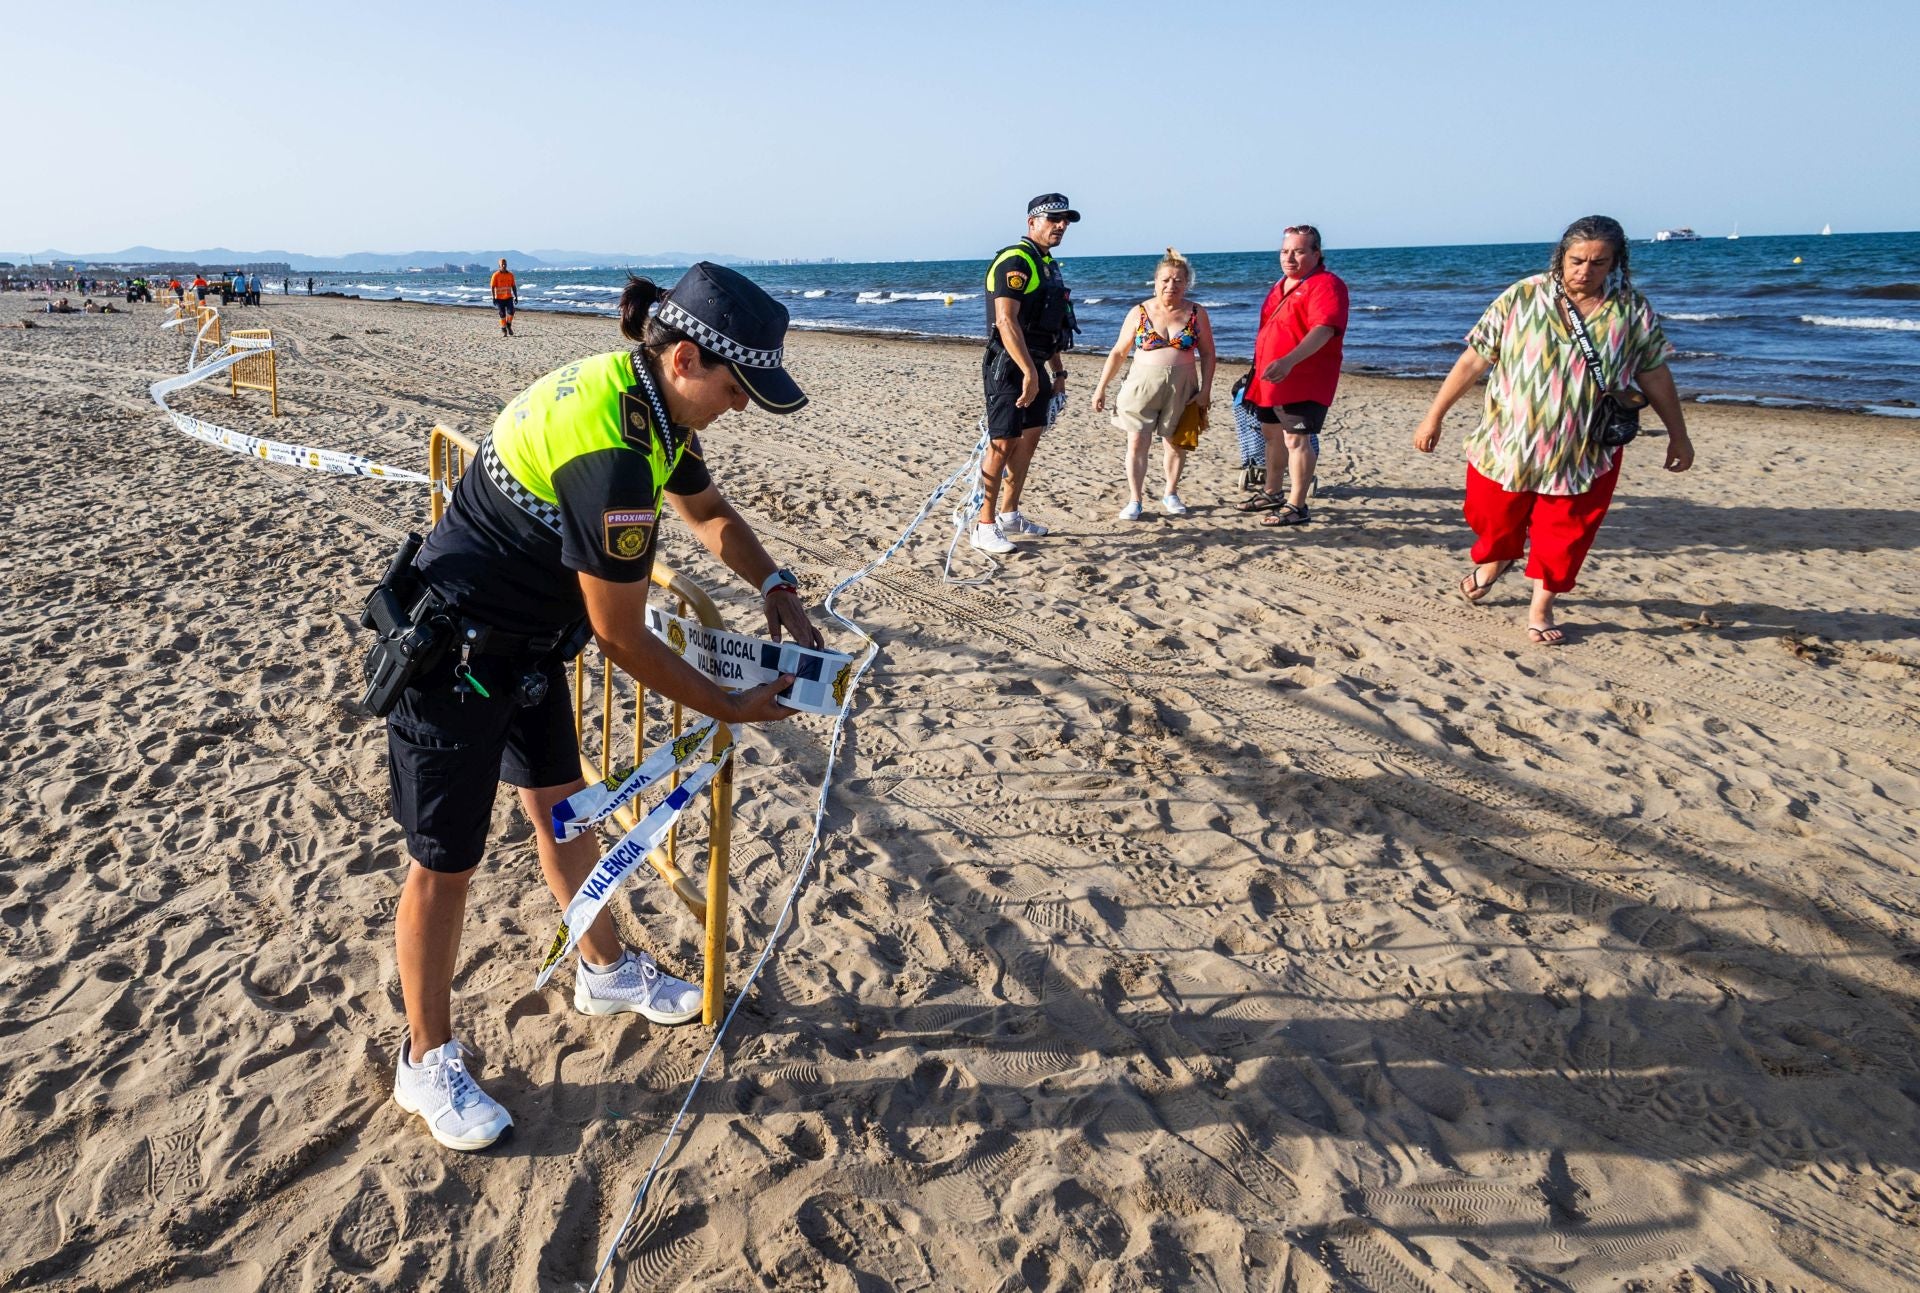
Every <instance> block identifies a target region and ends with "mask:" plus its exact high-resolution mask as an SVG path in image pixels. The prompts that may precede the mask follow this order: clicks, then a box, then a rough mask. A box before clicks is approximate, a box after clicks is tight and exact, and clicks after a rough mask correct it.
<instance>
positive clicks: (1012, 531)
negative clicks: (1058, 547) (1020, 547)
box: [993, 511, 1047, 539]
mask: <svg viewBox="0 0 1920 1293" xmlns="http://www.w3.org/2000/svg"><path fill="white" fill-rule="evenodd" d="M993 523H994V526H995V528H996V529H998V530H999V531H1000V533H1001V534H1003V535H1005V536H1007V537H1008V538H1012V537H1013V536H1014V535H1016V534H1031V535H1032V536H1033V537H1034V538H1036V539H1037V538H1039V537H1040V536H1041V535H1043V534H1045V533H1046V532H1047V527H1046V526H1044V525H1042V524H1040V522H1038V521H1029V520H1028V519H1027V518H1026V517H1024V516H1022V515H1021V514H1020V513H1019V512H1018V511H1013V512H1002V513H1000V515H999V516H998V517H996V518H994V522H993Z"/></svg>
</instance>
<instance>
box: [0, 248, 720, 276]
mask: <svg viewBox="0 0 1920 1293" xmlns="http://www.w3.org/2000/svg"><path fill="white" fill-rule="evenodd" d="M502 256H505V257H506V258H507V266H508V268H510V269H515V270H529V269H624V268H626V267H627V266H629V265H633V266H640V265H691V264H693V263H694V262H695V261H697V260H736V261H737V260H739V259H740V258H739V257H734V256H721V255H716V254H714V253H711V252H700V253H695V252H685V251H662V252H652V253H646V254H641V253H635V252H604V251H555V250H551V249H542V250H539V251H534V252H524V251H513V250H511V249H504V250H503V249H499V248H495V249H493V250H490V251H408V252H400V253H397V254H393V253H387V252H378V251H356V252H349V253H348V254H347V255H345V256H313V255H309V254H308V253H306V252H303V251H235V250H234V249H233V248H231V247H204V248H201V249H200V250H198V251H167V250H165V249H164V248H160V247H124V248H122V249H121V250H119V251H108V252H70V251H58V250H55V249H52V248H48V249H46V250H43V251H36V252H4V251H0V261H12V262H13V263H14V264H16V265H24V264H26V263H28V262H29V261H31V262H32V263H34V264H36V265H45V264H48V263H50V262H53V261H59V262H61V263H62V264H67V263H72V262H76V261H77V262H79V263H81V264H87V265H140V264H169V263H186V264H198V265H251V264H286V265H290V266H292V267H293V272H294V273H296V274H347V273H380V272H388V273H391V272H392V271H394V270H401V269H413V268H422V269H433V268H438V267H439V266H441V265H449V264H453V265H470V264H483V265H486V266H488V267H492V266H493V265H494V264H496V263H497V262H498V261H499V260H500V258H501V257H502Z"/></svg>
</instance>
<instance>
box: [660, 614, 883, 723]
mask: <svg viewBox="0 0 1920 1293" xmlns="http://www.w3.org/2000/svg"><path fill="white" fill-rule="evenodd" d="M647 628H648V629H649V630H651V631H652V633H653V635H654V636H655V637H657V638H659V639H660V640H661V641H662V642H665V643H666V644H667V647H668V648H669V649H670V650H671V651H672V652H673V653H674V654H675V655H677V656H679V657H680V658H681V659H682V660H685V661H686V662H687V663H688V664H690V665H692V666H693V667H694V668H695V669H698V670H699V671H700V672H701V673H702V674H705V675H706V676H707V677H708V678H711V679H712V680H713V681H715V682H717V683H719V684H720V685H721V686H722V687H726V688H728V689H729V690H740V689H744V688H747V687H758V686H760V685H761V684H763V683H769V682H772V681H773V680H774V679H776V678H778V677H779V676H780V675H781V674H792V675H793V677H794V681H793V685H792V686H791V687H789V688H788V689H787V690H786V691H785V692H784V693H782V694H781V696H780V698H779V699H780V703H781V704H783V705H785V706H787V707H788V708H790V709H797V710H800V711H801V712H802V713H806V714H824V715H833V714H837V713H839V712H840V702H841V701H843V700H845V699H846V695H847V683H848V681H849V679H851V678H852V676H853V657H852V656H850V655H842V654H841V653H840V652H838V651H816V650H814V649H813V648H812V647H803V646H800V645H798V644H797V643H793V642H769V641H767V640H766V639H765V638H756V637H748V636H747V635H746V634H745V633H729V632H728V631H727V630H725V629H715V628H709V627H707V626H706V625H704V624H702V623H700V622H699V621H698V620H690V619H687V618H686V617H685V616H682V615H675V614H673V613H672V612H671V611H667V610H662V609H661V608H660V607H658V606H649V607H647Z"/></svg>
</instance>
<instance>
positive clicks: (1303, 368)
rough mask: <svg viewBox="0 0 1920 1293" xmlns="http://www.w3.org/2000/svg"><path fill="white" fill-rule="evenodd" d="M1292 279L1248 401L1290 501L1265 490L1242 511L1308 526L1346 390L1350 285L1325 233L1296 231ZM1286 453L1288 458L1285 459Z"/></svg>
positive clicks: (1278, 300) (1283, 290)
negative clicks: (1328, 438) (1324, 440)
mask: <svg viewBox="0 0 1920 1293" xmlns="http://www.w3.org/2000/svg"><path fill="white" fill-rule="evenodd" d="M1280 268H1281V270H1282V272H1283V273H1284V274H1285V277H1283V278H1282V279H1281V280H1280V281H1279V282H1277V283H1275V284H1274V285H1273V290H1272V291H1270V292H1268V293H1267V299H1266V302H1265V303H1264V304H1263V305H1261V307H1260V331H1259V333H1258V335H1257V336H1256V337H1255V338H1254V343H1253V372H1254V377H1253V381H1252V383H1251V384H1249V386H1248V387H1247V394H1246V401H1247V403H1248V404H1249V405H1251V406H1252V407H1253V412H1254V416H1255V417H1257V418H1259V419H1260V425H1261V430H1262V431H1263V432H1264V433H1265V435H1266V441H1267V464H1268V471H1269V473H1271V471H1272V469H1273V465H1274V464H1276V463H1280V462H1284V463H1286V464H1287V477H1288V482H1287V497H1286V498H1284V499H1283V498H1280V497H1279V496H1278V495H1276V494H1272V493H1268V492H1265V491H1263V492H1261V493H1258V494H1255V495H1254V496H1253V497H1252V498H1250V499H1248V500H1247V501H1246V502H1245V503H1242V504H1241V505H1240V510H1241V511H1243V512H1266V513H1267V515H1266V516H1265V517H1264V518H1262V519H1261V522H1260V523H1261V524H1262V525H1305V524H1306V523H1307V521H1308V520H1309V519H1311V518H1309V516H1308V515H1307V491H1308V489H1309V487H1310V486H1312V484H1313V469H1314V465H1315V464H1316V463H1317V462H1318V461H1319V459H1320V427H1321V426H1322V425H1323V424H1324V423H1325V422H1326V420H1327V406H1328V405H1330V404H1332V403H1333V393H1334V391H1335V390H1336V389H1337V388H1338V387H1339V385H1340V339H1341V337H1343V336H1345V335H1346V331H1347V285H1346V284H1345V283H1343V282H1341V281H1340V279H1339V277H1338V276H1336V275H1335V274H1334V273H1332V271H1330V270H1328V269H1327V267H1326V264H1325V262H1324V261H1323V260H1322V259H1321V256H1320V231H1319V230H1318V229H1315V228H1314V227H1313V226H1312V225H1310V224H1301V225H1294V226H1293V227H1292V228H1290V229H1288V230H1287V234H1286V238H1285V240H1284V241H1283V242H1282V243H1281V244H1280ZM1283 452H1284V454H1285V455H1286V456H1285V457H1284V458H1283V457H1282V456H1281V454H1282V453H1283Z"/></svg>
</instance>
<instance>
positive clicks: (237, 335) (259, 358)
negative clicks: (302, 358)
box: [215, 328, 280, 418]
mask: <svg viewBox="0 0 1920 1293" xmlns="http://www.w3.org/2000/svg"><path fill="white" fill-rule="evenodd" d="M215 340H218V338H215ZM230 340H233V341H264V342H266V343H267V344H268V345H269V346H271V345H272V344H273V329H272V328H239V329H236V330H235V331H234V332H233V333H232V335H231V337H230ZM241 391H265V392H266V393H267V409H268V416H270V417H276V418H277V417H279V416H280V369H279V366H278V365H276V364H275V363H274V353H273V351H271V350H265V351H262V352H260V353H259V354H253V355H248V356H247V357H246V358H245V359H242V360H240V361H239V362H238V363H236V364H234V366H233V367H231V368H229V369H227V394H229V395H238V394H239V393H240V392H241Z"/></svg>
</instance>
